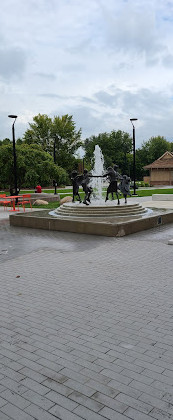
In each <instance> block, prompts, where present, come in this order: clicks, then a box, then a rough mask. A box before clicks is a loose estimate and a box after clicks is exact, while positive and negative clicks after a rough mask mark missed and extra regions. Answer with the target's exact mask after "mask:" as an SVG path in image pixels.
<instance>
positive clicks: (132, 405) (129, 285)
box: [0, 224, 173, 420]
mask: <svg viewBox="0 0 173 420" xmlns="http://www.w3.org/2000/svg"><path fill="white" fill-rule="evenodd" d="M158 229H159V228H158ZM170 229H171V232H173V226H172V225H171V226H170V227H168V226H166V227H161V228H160V229H159V230H155V229H154V230H152V231H149V232H143V233H140V234H135V235H132V236H129V237H125V238H119V239H118V238H98V237H90V236H89V237H85V236H84V235H75V234H71V235H70V234H65V233H64V234H63V233H60V234H59V233H57V232H55V233H54V232H53V233H50V232H40V231H39V232H37V231H33V232H32V233H31V231H30V230H27V229H23V230H22V229H19V230H18V229H17V228H16V229H15V228H10V227H8V226H7V225H6V226H5V224H4V225H2V226H1V229H0V236H1V240H2V239H3V241H4V247H5V249H6V250H7V253H6V254H5V255H4V254H3V253H1V255H0V257H2V259H1V266H0V267H1V274H0V286H1V293H0V420H34V419H36V420H56V419H61V420H79V419H86V420H105V419H112V420H127V419H133V420H153V419H157V420H161V419H164V420H168V419H169V420H170V419H173V363H172V362H173V248H172V247H170V246H168V245H167V241H166V238H168V237H169V236H170ZM10 238H12V239H13V241H12V240H11V239H10ZM27 240H28V244H27ZM22 241H24V242H25V245H24V243H23V242H22ZM22 243H23V252H22ZM1 244H2V243H1ZM9 244H10V245H9ZM31 244H32V249H31ZM8 245H9V246H10V247H11V248H12V247H14V253H12V251H10V249H8ZM1 248H2V249H3V247H2V246H1ZM8 251H9V252H8Z"/></svg>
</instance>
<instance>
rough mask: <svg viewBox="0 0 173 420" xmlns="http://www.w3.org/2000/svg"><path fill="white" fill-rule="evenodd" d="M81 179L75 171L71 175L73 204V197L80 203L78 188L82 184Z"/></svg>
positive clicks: (81, 176)
mask: <svg viewBox="0 0 173 420" xmlns="http://www.w3.org/2000/svg"><path fill="white" fill-rule="evenodd" d="M82 179H83V175H78V173H77V171H73V172H72V174H71V180H72V185H73V200H72V201H73V203H74V201H75V197H76V196H77V197H78V199H79V202H80V203H81V202H82V200H81V197H80V195H79V186H80V184H81V182H82Z"/></svg>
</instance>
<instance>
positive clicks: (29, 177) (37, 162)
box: [0, 144, 68, 188]
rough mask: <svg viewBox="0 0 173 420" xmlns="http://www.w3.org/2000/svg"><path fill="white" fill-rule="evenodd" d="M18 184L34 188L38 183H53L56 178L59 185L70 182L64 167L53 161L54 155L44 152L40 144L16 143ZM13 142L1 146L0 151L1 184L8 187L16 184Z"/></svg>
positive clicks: (2, 186) (45, 184) (43, 184)
mask: <svg viewBox="0 0 173 420" xmlns="http://www.w3.org/2000/svg"><path fill="white" fill-rule="evenodd" d="M16 155H17V181H18V186H19V187H20V188H21V187H31V188H34V187H35V186H36V184H37V183H40V184H41V185H42V186H47V185H52V181H53V179H56V181H57V183H58V185H65V184H66V183H68V176H67V173H66V171H65V170H64V169H62V168H61V167H59V166H57V165H55V164H54V162H53V158H52V156H50V155H49V153H47V152H44V151H43V150H42V148H41V147H40V146H38V145H28V144H22V145H20V146H19V145H16ZM13 165H14V160H13V147H12V144H9V145H3V146H1V152H0V167H1V173H0V185H1V188H8V187H9V186H13V185H14V177H13V174H14V170H13Z"/></svg>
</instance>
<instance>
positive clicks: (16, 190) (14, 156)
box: [8, 115, 18, 195]
mask: <svg viewBox="0 0 173 420" xmlns="http://www.w3.org/2000/svg"><path fill="white" fill-rule="evenodd" d="M8 117H9V118H13V119H14V122H13V124H12V139H13V158H14V188H15V195H18V188H17V165H16V146H15V131H14V124H15V122H16V118H17V115H8Z"/></svg>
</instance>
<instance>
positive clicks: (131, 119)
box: [130, 118, 138, 195]
mask: <svg viewBox="0 0 173 420" xmlns="http://www.w3.org/2000/svg"><path fill="white" fill-rule="evenodd" d="M137 120H138V118H130V121H131V123H132V126H133V182H134V185H133V195H136V156H135V126H134V123H133V122H134V121H137Z"/></svg>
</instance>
